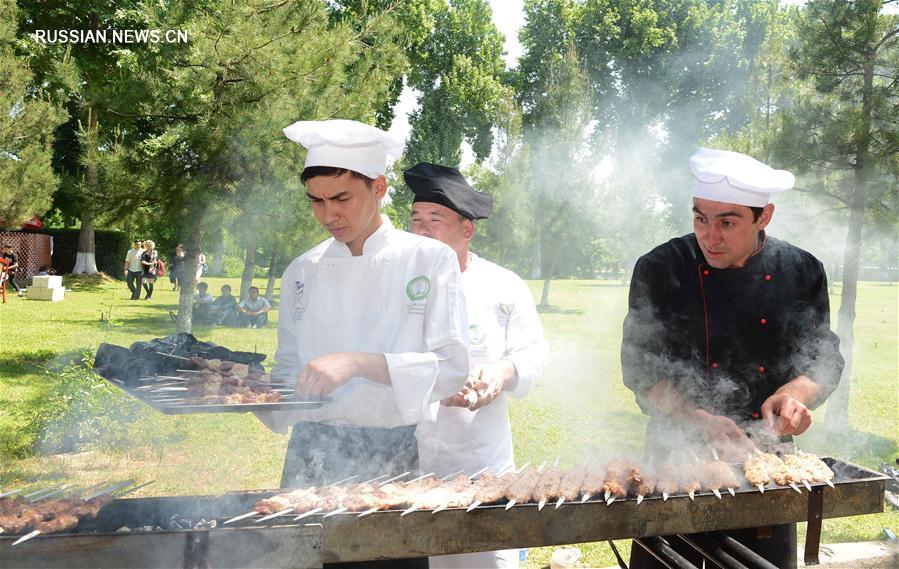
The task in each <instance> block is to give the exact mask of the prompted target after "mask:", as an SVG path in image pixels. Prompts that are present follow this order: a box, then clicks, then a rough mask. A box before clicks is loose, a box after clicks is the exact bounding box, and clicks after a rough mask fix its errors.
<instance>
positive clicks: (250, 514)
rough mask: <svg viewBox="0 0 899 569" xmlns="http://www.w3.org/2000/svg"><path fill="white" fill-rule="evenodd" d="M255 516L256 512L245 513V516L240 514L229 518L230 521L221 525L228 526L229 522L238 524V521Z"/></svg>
mask: <svg viewBox="0 0 899 569" xmlns="http://www.w3.org/2000/svg"><path fill="white" fill-rule="evenodd" d="M257 514H258V512H256V510H253V511H252V512H247V513H246V514H241V515H239V516H236V517H233V518H231V519H230V520H226V521H225V522H223V523H222V525H223V526H224V525H228V524H230V523H231V522H239V521H240V520H245V519H247V518H252V517H253V516H255V515H257Z"/></svg>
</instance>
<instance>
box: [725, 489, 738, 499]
mask: <svg viewBox="0 0 899 569" xmlns="http://www.w3.org/2000/svg"><path fill="white" fill-rule="evenodd" d="M727 491H728V492H730V495H731V496H733V497H734V498H736V497H737V493H736V492H735V491H734V489H733V488H728V489H727Z"/></svg>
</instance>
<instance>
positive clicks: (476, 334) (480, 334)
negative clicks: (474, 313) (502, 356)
mask: <svg viewBox="0 0 899 569" xmlns="http://www.w3.org/2000/svg"><path fill="white" fill-rule="evenodd" d="M486 341H487V334H486V333H485V332H484V329H483V328H481V327H480V326H479V325H477V324H472V325H471V326H469V327H468V343H469V345H471V346H480V345H481V344H483V343H484V342H486Z"/></svg>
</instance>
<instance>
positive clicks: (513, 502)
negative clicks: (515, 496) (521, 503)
mask: <svg viewBox="0 0 899 569" xmlns="http://www.w3.org/2000/svg"><path fill="white" fill-rule="evenodd" d="M514 505H515V500H509V503H508V504H506V510H509V509H511V508H512V506H514Z"/></svg>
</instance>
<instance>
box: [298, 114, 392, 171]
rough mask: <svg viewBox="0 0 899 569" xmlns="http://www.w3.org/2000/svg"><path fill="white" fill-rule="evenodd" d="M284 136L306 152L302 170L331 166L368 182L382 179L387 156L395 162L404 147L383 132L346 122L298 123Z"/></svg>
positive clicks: (359, 123) (353, 122)
mask: <svg viewBox="0 0 899 569" xmlns="http://www.w3.org/2000/svg"><path fill="white" fill-rule="evenodd" d="M284 135H285V136H286V137H287V138H289V139H290V140H292V141H294V142H299V143H300V144H302V145H303V146H304V147H305V148H306V150H307V152H306V164H305V165H304V166H303V168H304V169H305V168H309V167H311V166H330V167H332V168H344V169H346V170H352V171H353V172H358V173H359V174H362V175H363V176H366V177H368V178H377V177H378V176H383V175H384V173H385V172H386V171H387V156H388V155H390V156H393V157H394V158H398V157H399V155H400V154H401V153H402V151H403V144H402V143H401V142H399V141H398V140H396V139H395V138H393V137H392V136H390V135H389V134H387V133H386V132H384V131H383V130H381V129H379V128H376V127H373V126H371V125H367V124H364V123H361V122H358V121H351V120H345V119H334V120H328V121H298V122H295V123H293V124H292V125H290V126H288V127H286V128H285V129H284Z"/></svg>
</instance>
